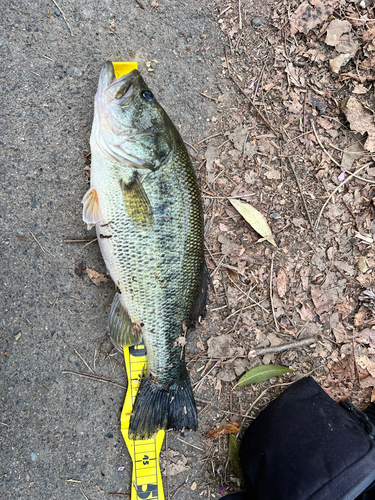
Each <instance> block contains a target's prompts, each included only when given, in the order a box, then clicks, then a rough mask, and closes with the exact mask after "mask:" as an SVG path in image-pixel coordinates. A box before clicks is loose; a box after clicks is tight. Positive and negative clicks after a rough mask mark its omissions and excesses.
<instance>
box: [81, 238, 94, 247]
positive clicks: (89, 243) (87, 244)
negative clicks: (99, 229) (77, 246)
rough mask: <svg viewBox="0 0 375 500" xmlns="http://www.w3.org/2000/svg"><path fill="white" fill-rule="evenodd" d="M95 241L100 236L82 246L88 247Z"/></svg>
mask: <svg viewBox="0 0 375 500" xmlns="http://www.w3.org/2000/svg"><path fill="white" fill-rule="evenodd" d="M95 241H98V238H94V239H93V240H91V241H89V242H88V243H86V245H83V247H82V248H86V247H88V246H89V245H91V243H95Z"/></svg>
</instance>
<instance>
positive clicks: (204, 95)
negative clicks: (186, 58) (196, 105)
mask: <svg viewBox="0 0 375 500" xmlns="http://www.w3.org/2000/svg"><path fill="white" fill-rule="evenodd" d="M199 93H200V95H202V96H203V97H207V99H211V101H215V102H220V101H219V99H215V97H211V96H210V95H207V94H205V93H204V92H199Z"/></svg>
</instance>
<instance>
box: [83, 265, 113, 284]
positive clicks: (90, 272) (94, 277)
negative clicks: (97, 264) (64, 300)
mask: <svg viewBox="0 0 375 500" xmlns="http://www.w3.org/2000/svg"><path fill="white" fill-rule="evenodd" d="M84 272H85V273H86V274H87V276H88V277H89V278H90V280H91V281H92V282H93V283H94V284H95V285H96V286H99V285H100V283H106V282H107V281H108V278H107V277H106V276H104V274H102V273H98V271H95V270H94V269H90V268H88V267H86V269H85V271H84Z"/></svg>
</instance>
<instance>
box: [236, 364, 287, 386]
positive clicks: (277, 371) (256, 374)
mask: <svg viewBox="0 0 375 500" xmlns="http://www.w3.org/2000/svg"><path fill="white" fill-rule="evenodd" d="M294 371H295V370H292V369H291V368H288V367H287V366H280V365H260V366H256V367H255V368H252V369H251V370H249V371H248V372H246V373H245V375H242V377H241V378H240V380H239V381H238V382H237V384H236V385H235V387H237V386H239V387H241V386H244V385H249V384H256V383H258V382H264V381H265V380H268V379H270V378H272V377H278V376H279V375H283V374H284V373H289V372H294Z"/></svg>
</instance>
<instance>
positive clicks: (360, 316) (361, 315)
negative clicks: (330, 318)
mask: <svg viewBox="0 0 375 500" xmlns="http://www.w3.org/2000/svg"><path fill="white" fill-rule="evenodd" d="M366 316H367V309H366V308H365V307H364V306H361V307H360V308H359V310H358V312H356V313H355V315H354V326H355V327H356V328H360V327H361V326H362V325H363V322H364V321H365V318H366Z"/></svg>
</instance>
